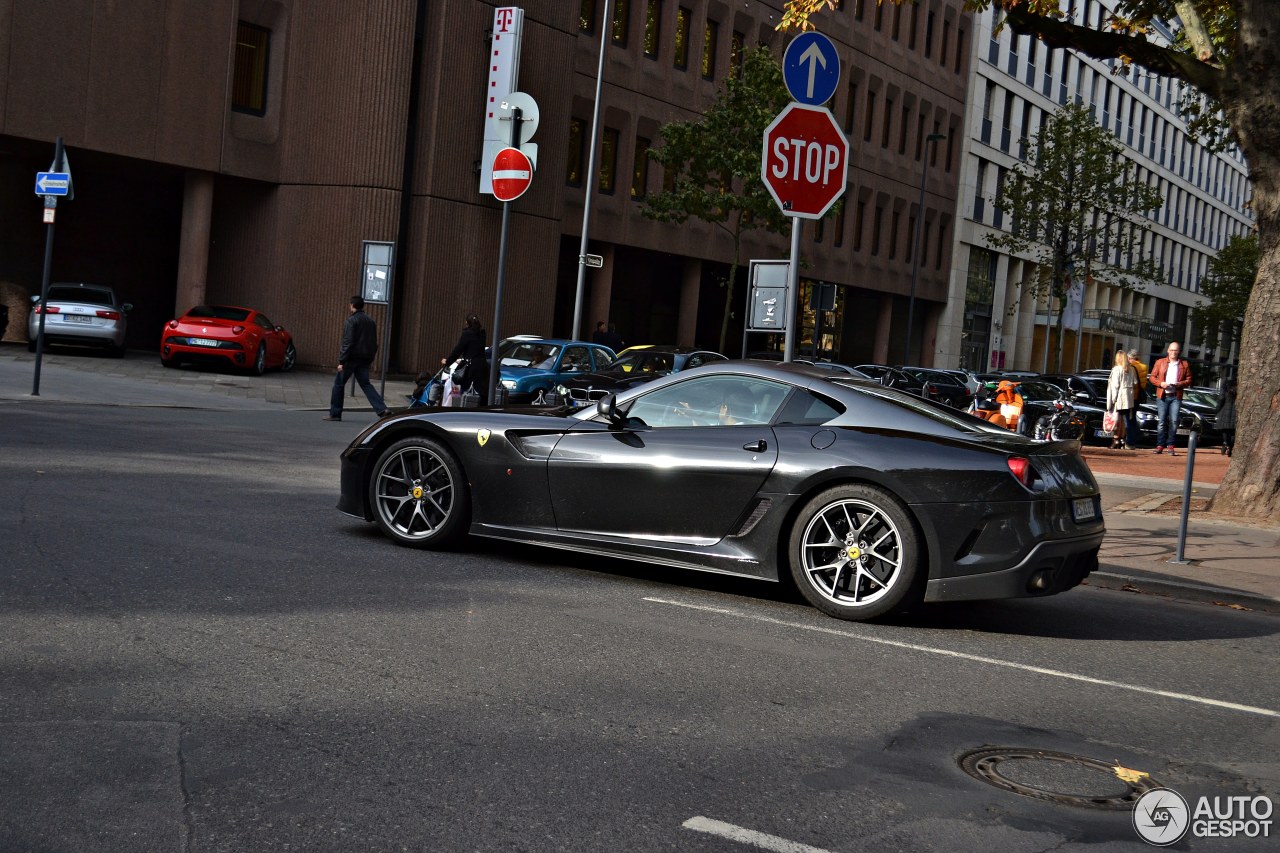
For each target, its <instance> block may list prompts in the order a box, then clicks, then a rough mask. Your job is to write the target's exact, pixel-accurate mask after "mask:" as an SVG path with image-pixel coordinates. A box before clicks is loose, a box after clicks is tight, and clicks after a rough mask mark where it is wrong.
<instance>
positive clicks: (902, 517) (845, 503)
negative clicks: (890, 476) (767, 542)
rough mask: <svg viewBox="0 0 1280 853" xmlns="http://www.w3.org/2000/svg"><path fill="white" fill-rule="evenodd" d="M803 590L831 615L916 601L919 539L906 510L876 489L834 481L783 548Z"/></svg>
mask: <svg viewBox="0 0 1280 853" xmlns="http://www.w3.org/2000/svg"><path fill="white" fill-rule="evenodd" d="M787 555H788V561H789V562H790V564H791V577H792V578H793V579H794V580H795V583H796V587H797V588H798V589H799V590H800V594H801V595H803V596H804V597H805V599H806V600H807V601H808V602H809V603H810V604H812V605H813V606H814V607H816V608H818V609H819V610H821V611H822V612H823V613H826V614H827V615H829V616H835V617H836V618H838V619H848V620H851V621H855V622H858V621H862V620H865V619H875V618H876V617H878V616H883V615H885V614H886V613H889V612H891V611H894V610H900V609H904V608H906V607H909V606H911V605H913V604H915V603H916V601H917V599H918V597H919V594H920V592H919V588H918V586H917V583H916V579H917V576H918V575H919V573H920V567H921V566H922V565H923V563H924V560H923V551H922V546H921V539H920V536H919V534H918V533H917V532H916V526H915V523H914V521H913V520H912V518H911V516H910V514H909V513H908V512H907V510H906V508H905V507H904V506H903V505H902V504H901V503H900V502H899V501H898V499H897V498H895V497H894V496H893V495H891V494H890V493H889V492H887V491H885V490H884V489H881V488H878V487H876V486H869V485H862V484H856V485H846V486H835V487H833V488H830V489H827V490H826V491H825V492H822V493H821V494H819V495H817V496H815V497H814V498H813V499H812V500H810V501H809V502H808V503H806V504H805V505H804V507H803V508H802V509H801V510H800V514H799V515H798V516H797V517H796V521H795V524H794V525H793V526H792V528H791V536H790V540H789V542H788V545H787Z"/></svg>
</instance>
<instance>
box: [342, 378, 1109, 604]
mask: <svg viewBox="0 0 1280 853" xmlns="http://www.w3.org/2000/svg"><path fill="white" fill-rule="evenodd" d="M604 496H607V499H605V498H604ZM993 507H995V508H998V513H997V515H996V516H993V515H992V512H993ZM338 509H339V510H340V511H341V512H344V513H346V514H348V515H351V516H354V517H356V518H359V519H363V520H364V521H368V522H373V523H376V524H377V525H378V527H379V528H380V529H381V530H382V532H383V533H384V534H385V535H386V536H387V537H389V538H390V539H391V540H393V541H394V542H396V543H398V544H401V545H406V546H414V547H420V548H443V547H447V546H449V545H452V544H455V543H457V542H458V541H459V540H460V539H462V537H463V536H465V535H466V534H467V533H468V532H470V533H471V534H473V535H476V536H482V537H490V538H497V539H509V540H513V541H518V542H521V543H525V544H541V545H545V546H550V547H554V548H565V549H569V550H575V551H588V552H590V553H593V554H597V555H602V556H611V557H618V558H623V559H629V560H637V561H640V562H644V563H650V564H659V565H663V566H675V567H680V568H688V569H697V570H703V571H711V572H719V573H726V574H733V575H740V576H747V577H757V578H762V579H766V580H773V581H778V580H781V579H782V578H783V577H784V576H785V575H787V574H788V573H789V575H790V577H791V579H792V580H794V582H795V584H796V586H797V587H798V588H799V590H800V592H801V593H802V594H803V595H804V597H805V598H806V599H807V600H808V601H809V602H810V603H811V604H812V605H813V606H814V607H817V608H818V609H820V610H822V611H823V612H825V613H827V614H829V615H832V616H835V617H838V618H842V619H854V620H863V619H871V618H875V617H877V616H881V615H883V614H886V613H889V612H891V611H894V610H898V609H902V608H905V607H910V606H912V605H914V604H915V603H917V602H920V601H922V600H923V601H961V600H971V599H991V598H1017V597H1023V596H1037V595H1050V594H1054V593H1058V592H1062V591H1064V590H1067V589H1070V588H1072V587H1074V586H1076V585H1078V584H1079V583H1080V582H1081V581H1082V580H1083V579H1084V578H1085V577H1086V576H1087V575H1088V574H1089V573H1090V572H1091V571H1093V570H1094V569H1095V568H1097V565H1098V548H1099V547H1100V545H1101V544H1102V538H1103V535H1104V533H1105V529H1104V526H1103V520H1102V513H1101V505H1100V500H1099V493H1098V486H1097V483H1096V481H1095V480H1094V478H1093V475H1092V474H1091V473H1090V471H1089V468H1088V466H1087V465H1086V464H1085V463H1084V460H1083V459H1082V458H1081V456H1080V452H1079V444H1078V443H1077V442H1074V441H1061V442H1045V443H1038V442H1032V441H1029V440H1028V439H1026V438H1024V437H1022V436H1018V435H1015V434H1013V433H1010V432H1008V431H1006V430H999V429H996V428H993V427H991V426H989V425H987V424H985V423H983V422H982V421H979V420H977V419H975V418H972V417H969V416H968V415H965V414H962V413H960V412H955V411H953V410H950V409H947V408H945V407H943V406H940V405H938V404H936V403H933V402H930V401H927V400H920V399H917V398H915V397H913V396H911V395H909V394H904V393H902V392H899V391H895V390H893V389H890V388H885V387H883V386H881V385H879V384H878V383H875V382H868V381H866V380H860V379H855V378H852V377H846V376H841V375H838V374H835V373H833V372H831V371H824V370H819V369H816V368H812V367H808V366H804V365H796V364H767V363H764V362H758V361H737V362H734V361H730V362H720V363H716V364H712V365H707V366H703V367H697V368H693V369H691V370H684V371H681V372H679V373H674V374H671V375H670V376H666V377H662V378H660V379H656V380H654V381H653V382H650V383H646V384H644V385H641V386H639V387H636V388H632V389H630V390H627V391H624V392H622V393H621V394H618V395H616V396H615V395H609V396H606V397H604V398H602V399H601V400H599V401H598V402H597V403H596V405H595V406H589V407H586V408H583V409H577V410H574V409H571V408H569V407H560V408H556V409H530V408H523V409H521V408H512V409H508V410H505V411H501V410H499V411H495V410H441V409H434V410H432V409H420V410H409V411H406V412H404V413H401V414H397V415H393V416H391V417H389V418H384V419H382V420H379V421H378V422H376V423H374V424H373V425H371V426H370V427H369V428H367V429H366V430H365V431H364V432H362V433H361V434H360V435H359V436H357V437H356V438H355V439H354V440H353V441H352V442H351V444H350V445H349V446H348V447H347V449H346V450H345V451H343V453H342V459H341V497H340V499H339V502H338ZM993 518H994V522H993Z"/></svg>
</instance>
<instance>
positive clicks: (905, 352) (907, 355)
mask: <svg viewBox="0 0 1280 853" xmlns="http://www.w3.org/2000/svg"><path fill="white" fill-rule="evenodd" d="M940 139H946V137H945V136H943V135H942V134H941V133H931V134H929V135H928V136H926V137H925V138H924V141H925V142H926V143H934V142H937V141H938V140H940ZM929 153H930V148H929V145H928V144H926V145H925V150H924V152H923V154H922V156H921V157H920V204H919V205H918V206H917V208H916V211H917V212H916V237H915V245H914V246H913V247H912V248H913V250H914V251H912V253H911V299H910V300H909V301H908V302H907V341H906V343H905V344H904V345H903V347H902V363H903V364H910V363H911V361H910V359H911V330H912V328H913V327H914V326H915V322H916V276H917V275H918V274H919V272H920V233H921V232H922V231H923V230H924V183H925V180H926V179H927V178H928V177H929Z"/></svg>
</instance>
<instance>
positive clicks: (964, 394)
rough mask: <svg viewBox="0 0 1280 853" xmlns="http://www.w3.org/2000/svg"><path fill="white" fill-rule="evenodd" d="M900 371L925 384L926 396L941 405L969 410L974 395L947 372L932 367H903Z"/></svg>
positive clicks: (961, 382)
mask: <svg viewBox="0 0 1280 853" xmlns="http://www.w3.org/2000/svg"><path fill="white" fill-rule="evenodd" d="M898 370H901V371H902V372H903V373H906V374H907V375H909V376H913V377H915V378H916V379H919V380H920V381H921V382H922V383H924V394H925V396H926V397H931V398H932V399H934V400H937V401H938V402H940V403H946V404H947V405H948V406H951V407H952V408H954V409H967V408H968V407H969V403H970V402H971V401H972V400H973V394H972V393H971V392H970V391H969V389H968V388H967V387H965V384H964V382H963V381H961V380H959V379H957V378H956V377H954V376H952V375H951V374H950V373H948V372H947V371H945V370H937V369H935V368H932V367H903V366H899V367H898Z"/></svg>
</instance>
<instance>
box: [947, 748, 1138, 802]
mask: <svg viewBox="0 0 1280 853" xmlns="http://www.w3.org/2000/svg"><path fill="white" fill-rule="evenodd" d="M960 768H961V769H962V770H964V772H966V773H968V774H969V775H970V776H972V777H974V778H975V779H981V780H982V781H983V782H986V783H987V784H988V785H994V786H995V787H997V788H1000V789H1002V790H1005V791H1010V792H1012V793H1014V794H1021V795H1022V796H1024V797H1033V798H1035V799H1037V800H1048V801H1049V802H1051V803H1061V804H1063V805H1068V806H1080V807H1082V808H1087V809H1112V810H1115V811H1129V810H1131V809H1132V808H1133V804H1134V803H1135V802H1137V800H1138V798H1139V797H1141V796H1142V795H1143V794H1144V793H1146V792H1147V791H1149V790H1151V789H1152V788H1159V787H1161V785H1160V783H1159V782H1157V781H1155V780H1154V779H1152V778H1151V777H1150V776H1146V775H1144V774H1143V775H1140V774H1132V772H1130V773H1126V777H1130V776H1137V777H1138V778H1134V779H1131V778H1121V776H1120V775H1119V774H1118V773H1117V770H1118V769H1121V770H1122V769H1123V768H1119V767H1118V765H1114V764H1107V763H1106V762H1105V761H1097V760H1095V759H1092V758H1085V757H1084V756H1082V755H1071V754H1069V753H1066V752H1051V751H1048V750H1042V749H1019V748H1017V747H988V748H985V749H975V750H972V751H970V752H966V753H965V754H964V755H962V756H960Z"/></svg>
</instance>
